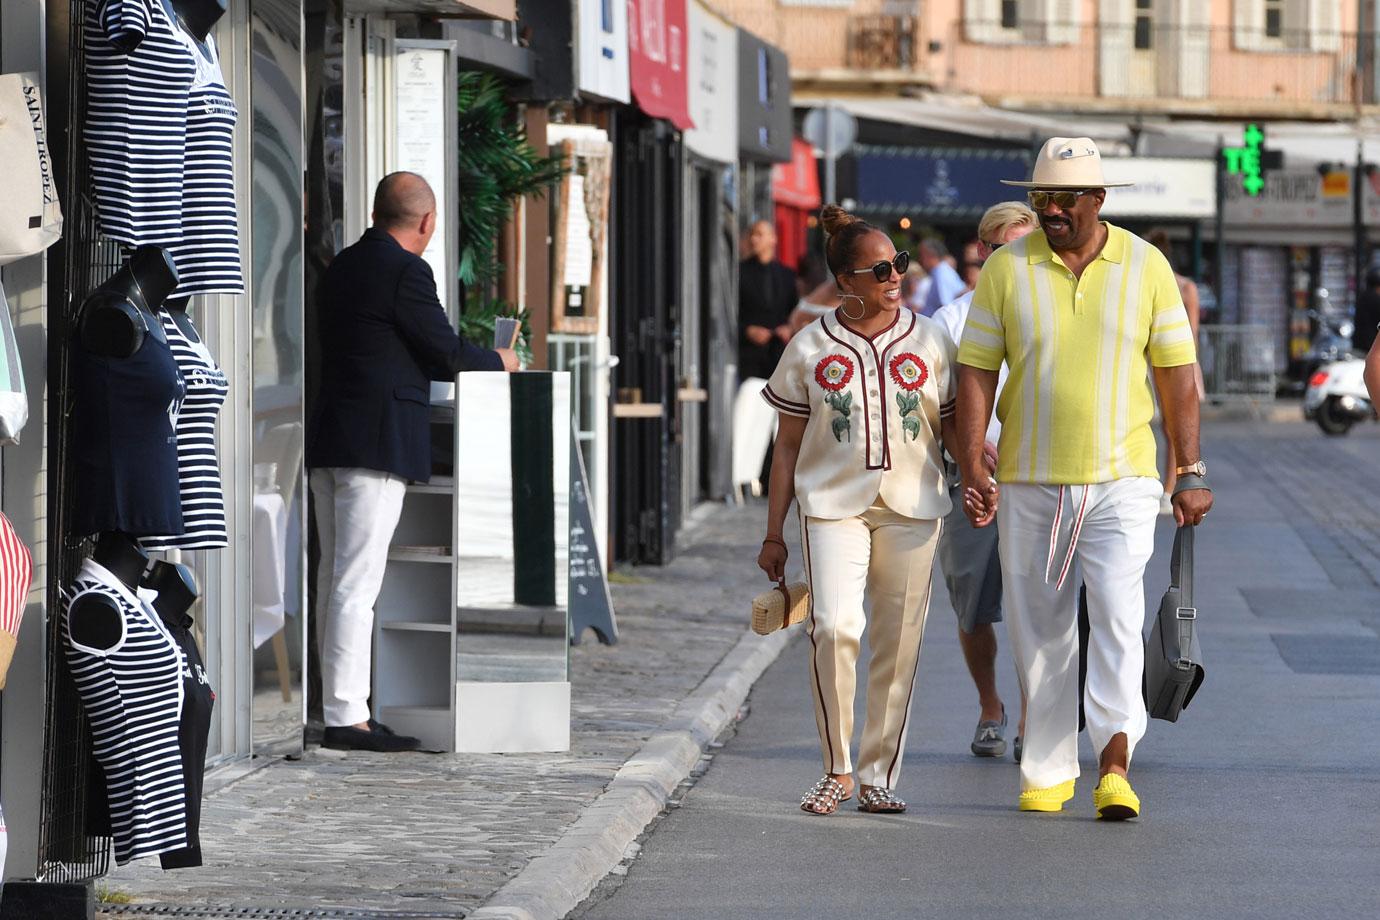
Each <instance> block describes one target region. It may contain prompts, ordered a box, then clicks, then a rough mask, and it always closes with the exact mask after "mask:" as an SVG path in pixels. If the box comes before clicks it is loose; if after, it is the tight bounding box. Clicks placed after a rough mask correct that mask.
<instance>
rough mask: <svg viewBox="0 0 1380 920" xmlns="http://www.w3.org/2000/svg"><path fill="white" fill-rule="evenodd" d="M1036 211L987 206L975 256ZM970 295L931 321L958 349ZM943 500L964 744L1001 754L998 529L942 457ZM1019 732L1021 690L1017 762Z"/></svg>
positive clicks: (1012, 237) (1022, 226) (1020, 228)
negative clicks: (965, 709) (968, 717)
mask: <svg viewBox="0 0 1380 920" xmlns="http://www.w3.org/2000/svg"><path fill="white" fill-rule="evenodd" d="M1036 226H1037V224H1036V217H1035V212H1034V211H1032V210H1030V208H1029V207H1027V206H1026V205H1025V203H1023V202H1020V201H1006V202H1002V203H1001V204H995V205H993V206H992V207H990V208H988V209H987V212H986V213H985V214H983V215H982V220H981V222H979V223H978V241H979V250H978V252H977V257H978V258H980V259H982V260H983V261H986V260H987V259H988V258H989V257H990V256H991V255H992V253H993V252H996V251H997V249H999V248H1000V247H1002V246H1004V245H1006V244H1008V243H1014V242H1016V240H1019V239H1021V238H1022V237H1024V236H1025V235H1026V234H1028V233H1030V232H1031V231H1033V230H1034V229H1035V228H1036ZM972 301H973V293H972V292H971V291H969V292H967V293H965V294H964V295H963V296H961V297H959V298H958V299H957V300H955V301H954V302H953V303H949V304H945V305H944V306H942V307H940V308H939V310H938V311H937V312H936V313H935V314H934V320H935V322H936V323H938V324H939V325H940V327H942V328H943V329H944V331H945V332H946V333H947V334H948V336H949V339H950V341H951V342H953V345H954V349H955V350H957V348H958V343H959V342H961V341H962V340H963V326H964V324H965V323H967V321H968V310H969V307H970V305H971V304H972ZM1006 376H1007V366H1006V363H1005V362H1003V363H1002V365H1001V369H1000V370H999V372H998V378H997V399H998V400H1000V399H1001V392H1002V389H1003V387H1005V385H1006ZM1000 437H1001V421H1000V420H999V419H998V418H997V417H996V416H993V417H992V420H991V421H990V422H989V423H988V426H987V434H986V440H985V443H984V444H983V448H982V449H983V457H984V460H985V461H986V462H987V464H988V468H989V470H990V471H992V472H996V468H997V456H998V454H997V441H998V439H999V438H1000ZM946 473H947V475H948V485H949V499H950V500H951V501H952V502H953V510H952V511H950V512H949V515H948V517H947V518H945V520H944V531H943V533H942V534H940V537H939V566H940V569H941V570H942V571H943V573H944V585H945V586H946V587H947V588H948V589H949V603H950V605H951V606H952V607H953V609H954V613H955V614H956V615H957V616H958V644H959V646H960V647H961V648H962V649H963V660H964V661H965V662H966V663H967V665H968V674H969V675H970V676H971V677H972V678H973V684H974V686H976V687H977V692H978V723H977V728H976V729H974V731H973V741H972V743H971V744H970V745H969V748H970V749H971V750H972V752H973V754H974V755H975V756H977V757H1000V756H1001V755H1003V754H1005V753H1006V706H1005V704H1004V703H1003V702H1002V699H1001V694H1000V693H998V692H997V631H996V629H995V628H994V624H996V623H1000V622H1001V559H1000V558H999V556H998V553H997V530H998V528H997V527H996V526H995V525H993V526H990V527H974V526H973V525H972V523H971V522H969V520H968V517H967V515H966V514H965V513H964V511H963V496H962V494H961V493H962V491H963V485H962V479H961V477H960V476H959V474H958V464H957V463H956V462H954V461H953V460H952V459H950V460H949V462H948V465H947V469H946ZM1024 731H1025V696H1024V694H1022V696H1021V718H1020V722H1019V724H1018V725H1017V728H1016V740H1015V744H1014V745H1013V754H1014V756H1015V759H1016V762H1017V763H1020V761H1021V735H1022V733H1023V732H1024Z"/></svg>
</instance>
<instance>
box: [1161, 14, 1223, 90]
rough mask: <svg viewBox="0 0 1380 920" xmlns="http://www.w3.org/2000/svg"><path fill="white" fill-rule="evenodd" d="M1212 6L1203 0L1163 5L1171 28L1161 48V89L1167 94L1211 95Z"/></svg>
mask: <svg viewBox="0 0 1380 920" xmlns="http://www.w3.org/2000/svg"><path fill="white" fill-rule="evenodd" d="M1208 12H1209V8H1208V5H1207V4H1205V3H1202V2H1200V0H1166V2H1164V3H1162V4H1161V15H1163V16H1164V17H1165V25H1166V26H1168V28H1167V29H1162V30H1160V32H1159V34H1160V35H1162V36H1164V37H1165V41H1164V42H1163V47H1162V49H1161V51H1160V55H1161V57H1160V67H1159V78H1160V89H1161V92H1162V93H1164V94H1165V95H1171V96H1178V97H1180V98H1183V99H1204V98H1206V97H1207V95H1208V72H1209V71H1208V66H1209V65H1208V56H1209V54H1210V48H1209V37H1210V34H1211V33H1210V29H1209V22H1208Z"/></svg>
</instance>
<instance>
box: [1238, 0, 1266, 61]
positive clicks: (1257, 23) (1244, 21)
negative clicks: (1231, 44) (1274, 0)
mask: <svg viewBox="0 0 1380 920" xmlns="http://www.w3.org/2000/svg"><path fill="white" fill-rule="evenodd" d="M1231 15H1232V32H1233V36H1232V37H1233V39H1234V40H1235V43H1236V47H1237V48H1238V49H1239V50H1241V51H1259V50H1260V49H1261V48H1262V47H1264V45H1265V2H1264V0H1235V2H1234V3H1233V4H1232V14H1231Z"/></svg>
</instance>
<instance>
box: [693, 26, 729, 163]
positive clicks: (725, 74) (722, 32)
mask: <svg viewBox="0 0 1380 920" xmlns="http://www.w3.org/2000/svg"><path fill="white" fill-rule="evenodd" d="M689 47H690V89H689V92H690V117H691V118H693V119H694V120H695V126H694V127H693V128H688V129H686V131H685V146H687V147H689V148H690V149H691V150H693V151H694V152H695V153H698V154H699V155H700V156H702V157H708V158H709V159H711V160H718V161H719V162H721V163H736V162H737V161H738V30H737V29H735V28H734V27H733V26H731V25H729V24H728V23H726V22H724V21H723V20H722V19H720V18H719V17H718V16H715V15H714V14H713V13H711V12H710V11H709V10H708V9H707V8H706V7H705V6H704V4H703V3H700V2H699V0H691V2H690V43H689Z"/></svg>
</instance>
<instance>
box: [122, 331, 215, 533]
mask: <svg viewBox="0 0 1380 920" xmlns="http://www.w3.org/2000/svg"><path fill="white" fill-rule="evenodd" d="M158 315H159V318H160V319H161V320H162V322H163V329H164V331H166V332H167V334H168V346H169V347H170V348H171V349H172V356H173V361H174V362H176V364H177V369H178V371H180V372H181V374H182V379H183V380H184V381H185V382H186V384H187V395H186V396H185V397H184V398H183V400H182V408H181V409H180V411H179V412H178V414H177V422H176V424H175V426H174V427H175V428H176V431H177V484H178V492H179V494H180V496H181V501H182V530H183V532H182V533H181V534H176V535H167V536H153V537H141V538H140V540H139V542H140V544H142V545H143V547H144V548H145V549H220V548H222V547H225V546H228V545H229V543H230V540H229V537H228V535H227V533H226V528H225V499H224V496H223V495H222V493H221V484H220V462H219V458H218V457H217V455H216V415H217V414H218V413H219V412H220V407H221V406H222V405H223V404H224V403H225V396H226V394H227V393H228V392H229V391H230V382H229V380H228V379H227V378H226V376H225V372H224V371H222V370H221V369H220V368H219V367H217V366H216V362H215V359H213V358H212V357H211V352H210V350H209V349H208V348H207V347H206V346H205V345H204V344H203V343H201V342H199V341H193V340H192V339H190V338H188V337H187V335H186V333H184V332H183V331H182V329H181V327H180V326H178V325H177V323H176V322H175V321H174V320H173V318H172V317H171V316H170V315H169V314H168V313H167V311H166V310H163V311H159V314H158ZM188 321H189V322H190V317H188Z"/></svg>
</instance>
